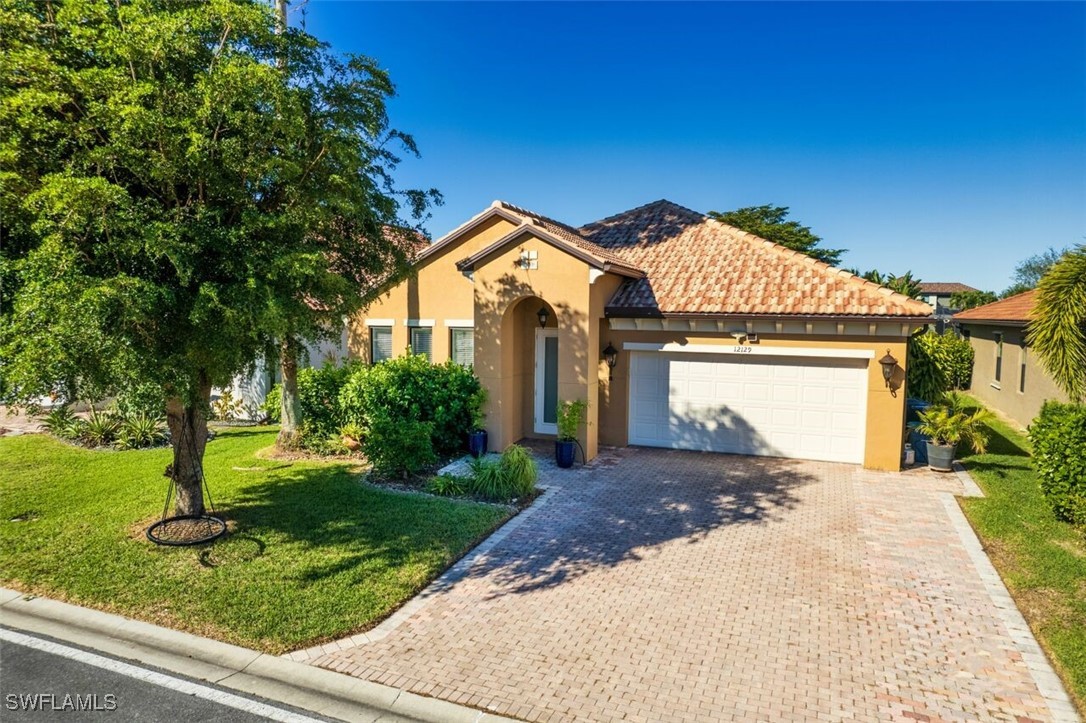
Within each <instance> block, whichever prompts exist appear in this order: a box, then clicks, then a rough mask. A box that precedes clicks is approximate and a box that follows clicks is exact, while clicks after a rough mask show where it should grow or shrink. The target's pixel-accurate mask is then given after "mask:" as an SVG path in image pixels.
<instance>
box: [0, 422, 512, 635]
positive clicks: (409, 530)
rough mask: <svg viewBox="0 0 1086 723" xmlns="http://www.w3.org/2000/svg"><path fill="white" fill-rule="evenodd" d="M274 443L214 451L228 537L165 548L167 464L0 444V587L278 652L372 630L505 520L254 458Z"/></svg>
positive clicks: (27, 442)
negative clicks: (160, 535)
mask: <svg viewBox="0 0 1086 723" xmlns="http://www.w3.org/2000/svg"><path fill="white" fill-rule="evenodd" d="M274 441H275V429H274V428H247V429H233V430H227V431H223V432H222V433H220V435H219V437H218V438H217V439H215V440H213V441H212V442H210V443H209V444H208V446H207V456H206V459H205V474H206V477H207V480H208V483H209V487H210V490H211V493H212V495H213V496H214V501H215V504H216V506H217V508H218V510H219V511H220V512H222V513H223V514H224V516H225V517H226V518H227V519H228V520H229V521H230V524H231V528H232V532H231V534H230V535H229V536H227V537H226V538H223V539H221V540H219V541H218V542H215V543H214V544H212V545H210V546H204V547H201V548H161V547H157V546H155V545H152V544H151V543H149V542H147V540H146V538H145V537H144V536H143V530H144V528H145V527H146V526H147V524H148V523H150V522H152V521H154V519H157V517H158V516H159V515H161V512H162V503H163V500H164V498H165V494H166V485H167V480H166V478H164V477H163V475H162V473H163V469H164V468H165V466H166V464H167V463H168V462H169V461H170V452H169V450H166V449H157V450H145V451H130V452H114V451H91V450H86V449H81V448H77V447H73V446H70V445H68V444H65V443H63V442H59V441H57V440H55V439H53V438H51V437H47V436H44V435H28V436H21V437H6V438H0V584H3V585H5V586H7V587H13V588H16V589H19V590H24V591H28V592H33V593H38V594H41V595H47V596H49V597H55V598H59V599H63V600H68V601H70V602H74V603H78V604H80V605H86V606H89V607H94V608H99V609H102V610H108V611H111V612H116V613H120V614H123V615H127V616H130V617H135V618H139V619H142V620H147V621H150V622H154V623H158V624H162V625H167V626H170V627H173V628H177V629H180V630H186V631H189V632H193V633H197V634H200V635H206V636H209V637H213V638H217V639H219V640H225V641H228V642H232V643H237V644H239V645H244V646H248V647H252V648H257V649H259V650H263V651H266V652H269V653H283V652H286V651H288V650H292V649H296V648H299V647H303V646H307V645H311V644H315V643H317V642H320V641H326V640H330V639H335V638H339V637H342V636H344V635H348V634H351V633H354V632H358V631H361V630H366V629H369V628H371V627H373V626H374V625H376V624H377V623H378V622H380V621H381V620H382V619H383V618H385V617H387V616H388V615H389V614H391V613H392V612H393V611H394V610H395V609H396V608H397V607H399V606H400V605H401V604H402V603H403V602H405V601H406V600H407V599H408V598H410V597H411V596H412V595H413V594H414V593H415V592H417V591H418V590H420V589H421V588H422V587H424V586H425V585H426V584H427V583H428V582H429V581H430V580H432V579H433V578H434V577H436V576H437V575H439V574H440V573H441V572H442V571H443V570H444V569H445V568H447V567H448V566H449V565H450V564H452V562H454V561H455V560H456V559H457V558H459V557H460V556H461V555H462V554H463V553H464V552H465V551H466V550H468V549H470V548H471V547H472V546H473V545H474V544H475V543H476V542H478V541H479V540H480V539H481V538H483V537H485V536H486V535H487V534H488V533H489V532H490V531H491V530H492V529H494V527H495V526H497V525H498V524H500V523H501V522H502V521H504V520H505V519H506V518H507V517H508V516H509V514H510V512H509V510H507V509H506V508H503V507H498V506H494V505H485V504H479V503H472V502H463V501H452V500H447V499H442V498H437V497H430V496H426V495H416V494H400V493H396V492H389V491H385V490H381V489H377V488H373V487H369V486H367V485H365V484H362V483H361V482H360V481H359V476H358V473H357V470H352V468H351V467H350V466H349V465H348V464H346V463H342V462H313V461H293V462H284V461H275V460H271V459H264V458H262V457H260V456H258V455H257V454H256V453H257V452H258V450H261V449H263V448H267V447H269V446H270V445H271V444H272V443H273V442H274Z"/></svg>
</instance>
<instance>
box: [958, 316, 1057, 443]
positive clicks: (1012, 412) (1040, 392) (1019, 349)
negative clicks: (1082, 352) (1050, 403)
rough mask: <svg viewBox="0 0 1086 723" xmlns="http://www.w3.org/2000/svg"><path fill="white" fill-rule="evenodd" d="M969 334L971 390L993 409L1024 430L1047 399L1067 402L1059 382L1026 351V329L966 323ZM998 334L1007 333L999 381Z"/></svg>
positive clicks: (1031, 352)
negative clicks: (1022, 382)
mask: <svg viewBox="0 0 1086 723" xmlns="http://www.w3.org/2000/svg"><path fill="white" fill-rule="evenodd" d="M962 329H963V330H968V331H969V335H970V338H969V343H970V344H972V345H973V353H974V360H973V381H972V386H971V387H970V389H969V391H970V392H971V393H972V394H973V395H974V396H975V397H977V398H978V399H980V400H981V401H982V402H984V403H985V404H986V405H988V406H989V407H991V408H993V409H995V410H998V411H999V412H1002V413H1003V414H1004V415H1006V416H1008V417H1010V418H1011V419H1012V420H1014V421H1015V422H1017V423H1018V424H1020V425H1022V426H1023V427H1026V426H1029V424H1030V423H1031V422H1032V421H1033V420H1034V418H1036V416H1037V415H1038V414H1039V413H1040V411H1041V405H1042V404H1044V402H1045V400H1046V399H1056V400H1059V401H1061V402H1066V401H1067V395H1066V394H1064V393H1063V392H1062V391H1061V390H1060V388H1059V387H1057V386H1056V384H1055V382H1053V381H1052V379H1051V378H1050V377H1049V376H1048V375H1047V374H1045V371H1044V369H1042V368H1041V365H1040V364H1039V363H1038V361H1037V355H1036V354H1034V353H1033V351H1032V350H1031V349H1028V348H1025V349H1023V345H1022V340H1023V336H1024V335H1025V329H1023V328H1021V327H1013V326H982V325H975V324H962ZM997 332H1002V333H1003V370H1002V374H1001V375H1000V380H999V381H996V378H995V367H996V341H995V335H996V333H997ZM1023 352H1024V353H1025V362H1026V365H1025V366H1026V379H1025V389H1024V391H1023V390H1022V386H1021V380H1022V373H1021V365H1022V358H1023V356H1022V355H1023Z"/></svg>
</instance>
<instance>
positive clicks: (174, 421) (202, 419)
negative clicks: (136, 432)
mask: <svg viewBox="0 0 1086 723" xmlns="http://www.w3.org/2000/svg"><path fill="white" fill-rule="evenodd" d="M198 383H199V388H198V390H197V392H198V398H197V399H196V400H194V401H193V402H190V403H188V404H186V403H185V402H184V400H182V399H181V398H180V397H172V398H170V399H169V400H168V401H167V402H166V424H167V425H168V426H169V428H170V437H171V440H172V444H173V465H171V468H170V469H171V477H172V478H173V481H174V486H175V488H176V491H177V495H176V504H175V507H174V509H175V514H177V515H202V514H204V447H206V446H207V409H208V405H210V403H211V382H210V381H208V378H207V374H205V373H204V372H200V375H199V382H198Z"/></svg>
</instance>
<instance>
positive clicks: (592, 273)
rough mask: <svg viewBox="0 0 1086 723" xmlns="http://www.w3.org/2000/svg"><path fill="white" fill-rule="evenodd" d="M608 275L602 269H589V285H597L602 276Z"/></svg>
mask: <svg viewBox="0 0 1086 723" xmlns="http://www.w3.org/2000/svg"><path fill="white" fill-rule="evenodd" d="M606 273H607V272H605V271H603V270H601V269H594V268H592V267H589V268H588V284H589V285H590V286H591V285H592V284H594V283H596V280H597V279H599V278H600V277H601V276H604V275H605V274H606Z"/></svg>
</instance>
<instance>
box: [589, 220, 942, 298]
mask: <svg viewBox="0 0 1086 723" xmlns="http://www.w3.org/2000/svg"><path fill="white" fill-rule="evenodd" d="M579 232H580V236H582V237H583V238H585V239H587V240H588V241H589V242H591V243H593V244H594V245H598V246H601V247H603V248H604V249H607V250H609V251H610V252H611V253H613V254H614V255H616V256H619V257H621V258H623V259H625V260H626V261H627V262H628V263H630V264H633V265H634V266H636V267H637V268H640V269H642V270H643V271H644V272H645V274H646V277H645V278H641V279H633V280H629V281H626V282H625V283H623V285H622V286H621V287H619V289H618V291H616V292H615V295H614V296H613V297H612V299H611V301H610V302H609V304H608V314H609V315H612V316H618V315H625V316H656V315H660V314H737V315H785V316H791V315H802V316H831V317H842V316H879V317H905V318H916V317H929V316H931V313H932V309H931V307H930V306H928V305H927V304H925V303H923V302H920V301H917V300H915V299H910V298H908V297H906V296H903V295H902V294H898V293H895V292H893V291H890V290H889V289H886V288H884V287H881V286H879V285H878V284H874V283H872V282H870V281H866V280H864V279H861V278H859V277H857V276H854V275H852V274H850V273H848V272H847V271H842V270H840V269H836V268H834V267H832V266H829V265H828V264H825V263H822V262H820V261H816V260H815V259H812V258H811V257H809V256H807V255H805V254H802V253H799V252H797V251H793V250H791V249H787V248H785V247H783V246H780V245H778V244H775V243H772V242H770V241H766V240H765V239H762V238H759V237H757V236H754V235H752V234H749V233H746V232H745V231H741V230H739V229H737V228H734V227H732V226H728V225H726V224H723V223H721V222H719V221H716V220H714V219H710V218H708V217H706V216H705V215H703V214H700V213H697V212H696V211H691V210H690V209H688V208H683V207H682V206H679V205H677V204H675V203H672V202H670V201H666V200H661V201H656V202H654V203H650V204H647V205H645V206H641V207H639V208H635V209H633V210H630V211H626V212H624V213H620V214H618V215H616V216H610V217H608V218H605V219H603V220H601V221H596V222H594V223H590V224H588V225H587V226H584V227H582V228H581V229H579Z"/></svg>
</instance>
